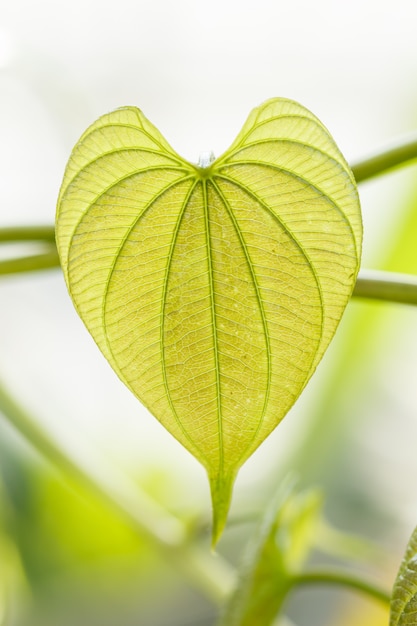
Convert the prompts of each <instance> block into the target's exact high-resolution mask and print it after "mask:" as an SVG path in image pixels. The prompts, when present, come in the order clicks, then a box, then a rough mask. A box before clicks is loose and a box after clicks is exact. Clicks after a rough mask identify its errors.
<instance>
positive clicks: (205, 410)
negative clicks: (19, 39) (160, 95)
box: [57, 98, 362, 539]
mask: <svg viewBox="0 0 417 626" xmlns="http://www.w3.org/2000/svg"><path fill="white" fill-rule="evenodd" d="M361 234H362V227H361V217H360V208H359V201H358V196H357V191H356V185H355V182H354V179H353V176H352V173H351V171H350V169H349V167H348V165H347V164H346V162H345V160H344V159H343V157H342V155H341V154H340V152H339V150H338V148H337V147H336V145H335V143H334V141H333V139H332V137H331V136H330V134H329V133H328V131H327V130H326V128H325V127H324V126H323V125H322V124H321V122H320V121H319V120H318V119H317V118H316V117H315V116H314V115H312V113H310V112H309V111H307V110H306V109H305V108H304V107H302V106H301V105H299V104H297V103H295V102H292V101H290V100H285V99H280V98H277V99H273V100H269V101H267V102H266V103H264V104H263V105H261V106H260V107H258V108H257V109H255V110H254V111H252V113H251V114H250V116H249V118H248V120H247V121H246V123H245V125H244V126H243V128H242V130H241V132H240V133H239V135H238V137H237V139H236V140H235V142H234V143H233V144H232V146H231V147H230V148H229V150H227V151H226V152H225V153H224V154H223V155H222V156H221V157H220V158H219V159H217V160H215V161H214V162H211V160H210V159H209V158H204V159H202V160H201V162H200V164H199V165H194V164H191V163H188V162H187V161H185V160H184V159H182V158H181V157H180V156H178V154H176V152H174V150H173V149H172V148H171V147H170V146H169V145H168V143H167V142H166V141H165V139H164V138H163V137H162V136H161V134H160V133H159V132H158V131H157V130H156V128H155V127H154V126H152V124H151V123H150V122H149V121H148V120H147V119H146V117H145V116H144V115H143V114H142V113H141V111H139V110H138V109H136V108H134V107H127V108H122V109H118V110H116V111H114V112H113V113H110V114H108V115H104V116H103V117H101V118H100V119H99V120H97V122H95V123H94V124H93V125H92V126H91V127H90V128H89V129H88V130H87V131H86V132H85V133H84V135H83V136H82V137H81V139H80V140H79V142H78V144H77V145H76V146H75V148H74V150H73V152H72V155H71V158H70V160H69V163H68V166H67V169H66V172H65V176H64V181H63V184H62V188H61V192H60V196H59V201H58V210H57V243H58V249H59V253H60V258H61V263H62V267H63V270H64V274H65V278H66V281H67V285H68V289H69V291H70V294H71V296H72V298H73V301H74V303H75V306H76V308H77V310H78V312H79V314H80V316H81V318H82V319H83V321H84V323H85V324H86V326H87V328H88V329H89V331H90V333H91V334H92V336H93V337H94V339H95V341H96V342H97V344H98V346H99V347H100V349H101V350H102V352H103V354H104V355H105V356H106V358H107V359H108V361H109V362H110V364H111V365H112V367H113V368H114V370H115V371H116V372H117V374H118V375H119V377H120V378H121V379H122V381H123V382H124V383H125V384H126V385H127V386H128V387H129V388H130V389H131V390H132V392H133V393H134V394H135V395H136V396H137V397H138V398H139V399H140V400H141V402H142V403H143V404H144V405H145V406H146V407H148V409H149V410H150V411H151V412H152V413H153V414H154V415H155V416H156V417H157V418H158V419H159V420H160V421H161V423H162V424H163V425H164V426H165V427H166V428H167V429H168V430H169V431H170V432H171V433H172V434H173V435H174V437H176V438H177V439H178V440H179V441H180V442H181V443H182V444H183V445H184V446H185V447H186V448H187V449H188V450H189V451H190V452H191V453H192V454H193V455H194V456H195V457H196V458H197V459H198V460H199V461H200V462H201V463H202V464H203V465H204V467H205V468H206V470H207V472H208V475H209V479H210V485H211V492H212V500H213V510H214V530H213V536H214V538H215V539H216V538H217V537H218V536H219V534H220V532H221V530H222V528H223V526H224V523H225V520H226V516H227V510H228V507H229V502H230V495H231V489H232V485H233V482H234V479H235V476H236V473H237V471H238V469H239V467H240V466H241V465H242V463H244V461H245V460H246V459H247V458H248V457H249V456H250V455H251V454H252V453H253V452H254V450H256V448H257V447H258V446H259V444H260V443H261V442H262V441H263V440H264V439H265V438H266V437H267V436H268V435H269V433H270V432H271V431H272V430H273V429H274V428H275V427H276V426H277V424H278V423H279V422H280V421H281V420H282V418H283V417H284V415H285V414H286V413H287V411H288V410H289V409H290V408H291V406H292V405H293V404H294V402H295V400H296V399H297V398H298V396H299V395H300V393H301V391H302V390H303V388H304V387H305V385H306V383H307V381H308V380H309V378H310V377H311V375H312V373H313V372H314V370H315V368H316V366H317V364H318V362H319V361H320V359H321V357H322V356H323V353H324V351H325V350H326V348H327V346H328V344H329V342H330V340H331V338H332V337H333V334H334V332H335V330H336V327H337V325H338V323H339V320H340V318H341V316H342V313H343V310H344V308H345V306H346V303H347V302H348V300H349V297H350V295H351V292H352V289H353V286H354V284H355V279H356V274H357V271H358V266H359V257H360V248H361Z"/></svg>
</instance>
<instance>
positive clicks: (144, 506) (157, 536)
mask: <svg viewBox="0 0 417 626" xmlns="http://www.w3.org/2000/svg"><path fill="white" fill-rule="evenodd" d="M0 411H1V413H2V414H3V416H4V417H5V418H6V419H7V420H8V422H9V423H11V424H12V425H13V426H14V427H15V429H16V430H17V431H18V432H19V433H20V434H21V435H22V436H23V437H24V439H26V440H27V441H28V442H29V443H30V444H31V445H32V446H33V447H34V448H35V449H36V450H37V451H38V452H40V453H41V455H42V456H43V457H45V458H46V459H47V460H48V461H50V462H51V463H52V464H53V465H54V466H55V467H56V468H57V469H58V470H61V471H62V473H63V474H64V475H66V476H69V477H72V478H74V479H75V480H76V481H77V482H78V483H79V484H81V485H82V486H84V487H86V488H87V489H88V490H89V491H90V492H92V493H93V494H94V495H95V496H98V497H99V498H100V499H101V500H102V501H103V502H105V503H106V504H107V505H110V506H111V507H112V508H113V509H114V510H116V511H117V512H118V513H119V514H121V515H122V516H123V517H124V519H125V520H126V521H127V522H128V523H129V524H130V525H131V526H132V527H133V528H135V529H136V530H137V531H138V532H140V533H141V534H142V535H145V536H146V537H147V538H148V539H150V541H151V542H152V543H153V545H154V546H156V547H157V548H158V549H159V550H160V551H161V552H162V553H163V555H164V556H165V557H166V558H167V559H168V560H169V561H171V562H172V563H173V564H174V565H175V567H176V568H177V569H178V570H180V571H182V572H183V574H184V575H185V576H186V577H187V578H188V579H189V581H190V582H191V583H192V584H193V585H194V586H195V587H196V588H198V589H199V590H200V591H201V590H202V591H203V592H205V593H206V595H207V596H208V597H209V598H211V600H213V601H214V602H216V603H217V604H221V603H222V602H223V601H224V599H225V598H226V597H227V596H228V595H229V594H230V592H231V590H232V589H233V587H234V585H235V580H236V575H235V571H234V569H233V568H232V567H231V566H230V565H229V563H228V562H227V561H225V560H223V559H222V558H221V557H220V556H218V555H217V556H213V555H211V554H210V553H209V551H207V550H206V549H203V547H202V546H200V545H198V544H197V543H191V542H190V541H189V540H188V539H187V533H186V527H185V525H184V523H183V522H182V521H181V520H180V519H178V518H177V517H176V516H175V515H173V514H171V513H170V512H168V511H167V510H166V509H165V508H164V507H163V506H161V505H160V504H159V503H158V502H156V501H155V500H153V498H151V496H149V495H148V494H147V493H146V492H145V491H143V490H142V489H141V488H140V487H139V485H137V484H136V483H135V482H134V481H133V480H131V479H129V477H128V475H127V474H125V473H124V472H123V471H121V470H118V468H117V467H115V466H114V464H112V466H111V467H109V464H108V462H107V461H106V460H105V459H100V456H99V454H98V452H97V451H96V450H95V449H94V448H93V446H87V447H86V448H85V449H84V447H83V445H82V441H81V440H77V441H73V442H71V436H70V434H69V433H67V432H66V433H65V441H64V438H63V437H61V438H58V437H56V436H55V437H54V436H52V435H51V434H49V433H47V432H46V430H44V429H43V428H42V427H41V426H40V425H39V423H38V422H37V420H35V419H34V418H33V417H32V416H31V415H29V413H28V412H27V411H26V410H25V409H24V408H23V407H22V406H21V405H20V404H18V403H17V402H16V401H15V399H14V398H13V397H12V396H11V395H10V393H9V392H8V391H6V389H5V388H4V387H3V386H1V385H0ZM61 439H62V441H61ZM78 439H80V438H78Z"/></svg>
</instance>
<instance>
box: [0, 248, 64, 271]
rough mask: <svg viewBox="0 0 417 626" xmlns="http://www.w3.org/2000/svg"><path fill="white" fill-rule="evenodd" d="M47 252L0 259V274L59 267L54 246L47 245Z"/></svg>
mask: <svg viewBox="0 0 417 626" xmlns="http://www.w3.org/2000/svg"><path fill="white" fill-rule="evenodd" d="M48 248H49V249H48V251H47V252H41V253H39V254H31V255H28V256H23V257H17V258H15V259H3V260H1V261H0V276H1V275H6V274H20V273H22V272H33V271H37V270H49V269H52V268H56V267H59V265H60V263H59V256H58V252H57V250H56V248H55V247H52V246H48Z"/></svg>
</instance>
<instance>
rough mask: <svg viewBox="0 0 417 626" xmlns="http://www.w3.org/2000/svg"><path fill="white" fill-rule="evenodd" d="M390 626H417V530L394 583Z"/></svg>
mask: <svg viewBox="0 0 417 626" xmlns="http://www.w3.org/2000/svg"><path fill="white" fill-rule="evenodd" d="M389 626H417V528H416V529H415V530H414V532H413V534H412V535H411V538H410V541H409V542H408V545H407V548H406V551H405V555H404V558H403V560H402V562H401V565H400V569H399V571H398V574H397V578H396V580H395V583H394V589H393V591H392V598H391V613H390V621H389Z"/></svg>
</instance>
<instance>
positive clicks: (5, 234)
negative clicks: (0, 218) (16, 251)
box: [0, 226, 55, 243]
mask: <svg viewBox="0 0 417 626" xmlns="http://www.w3.org/2000/svg"><path fill="white" fill-rule="evenodd" d="M17 241H47V242H48V243H55V228H54V227H53V226H8V227H5V228H0V243H5V242H8V243H9V242H17Z"/></svg>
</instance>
